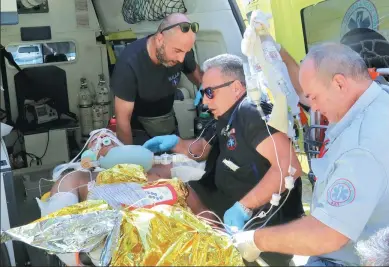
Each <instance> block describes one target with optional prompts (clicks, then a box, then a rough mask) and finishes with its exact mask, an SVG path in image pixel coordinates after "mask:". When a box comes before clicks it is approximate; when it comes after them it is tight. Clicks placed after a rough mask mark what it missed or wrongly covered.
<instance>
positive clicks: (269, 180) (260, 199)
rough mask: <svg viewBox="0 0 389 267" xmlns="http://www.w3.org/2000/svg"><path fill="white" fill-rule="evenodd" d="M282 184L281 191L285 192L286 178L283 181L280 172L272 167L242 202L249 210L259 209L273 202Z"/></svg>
mask: <svg viewBox="0 0 389 267" xmlns="http://www.w3.org/2000/svg"><path fill="white" fill-rule="evenodd" d="M280 183H282V187H281V191H282V192H283V191H284V190H285V187H284V178H282V180H281V174H280V170H279V169H277V168H275V167H271V168H270V169H269V170H268V171H267V172H266V174H265V176H264V177H263V178H262V180H261V181H260V182H259V183H258V184H257V185H256V186H255V187H254V188H253V189H252V190H251V191H250V192H249V193H248V194H247V195H246V196H244V197H243V198H242V199H241V200H240V202H241V203H242V204H243V205H244V206H245V207H247V208H249V209H256V208H259V207H261V206H263V205H265V204H266V203H268V202H269V201H270V200H271V197H272V195H273V193H278V192H279V190H280Z"/></svg>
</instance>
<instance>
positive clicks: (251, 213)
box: [238, 201, 253, 217]
mask: <svg viewBox="0 0 389 267" xmlns="http://www.w3.org/2000/svg"><path fill="white" fill-rule="evenodd" d="M238 203H239V205H240V206H241V207H242V209H243V210H244V212H246V213H247V215H248V216H249V217H251V216H253V211H252V210H251V209H249V208H247V207H246V206H245V205H243V204H242V203H240V202H239V201H238Z"/></svg>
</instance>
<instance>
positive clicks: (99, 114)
mask: <svg viewBox="0 0 389 267" xmlns="http://www.w3.org/2000/svg"><path fill="white" fill-rule="evenodd" d="M104 127H105V123H104V119H103V106H102V105H99V104H96V105H94V106H93V128H94V129H95V130H96V129H101V128H104Z"/></svg>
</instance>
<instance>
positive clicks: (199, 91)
mask: <svg viewBox="0 0 389 267" xmlns="http://www.w3.org/2000/svg"><path fill="white" fill-rule="evenodd" d="M202 89H203V86H202V85H200V88H199V90H198V91H197V93H196V97H195V100H194V105H195V107H197V106H198V105H199V104H200V102H201V99H202V98H203V96H202V94H201V90H202Z"/></svg>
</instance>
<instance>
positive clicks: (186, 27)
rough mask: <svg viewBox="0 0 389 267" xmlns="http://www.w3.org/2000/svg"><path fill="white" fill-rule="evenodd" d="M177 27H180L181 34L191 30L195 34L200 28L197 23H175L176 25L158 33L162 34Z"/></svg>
mask: <svg viewBox="0 0 389 267" xmlns="http://www.w3.org/2000/svg"><path fill="white" fill-rule="evenodd" d="M177 26H180V28H181V31H182V32H183V33H187V32H188V31H189V30H192V32H194V33H197V32H198V31H199V28H200V26H199V24H198V23H197V22H192V23H189V22H180V23H176V24H173V25H170V26H168V27H166V28H164V29H162V30H160V31H159V32H160V33H162V32H164V31H167V30H170V29H173V28H174V27H177Z"/></svg>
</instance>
